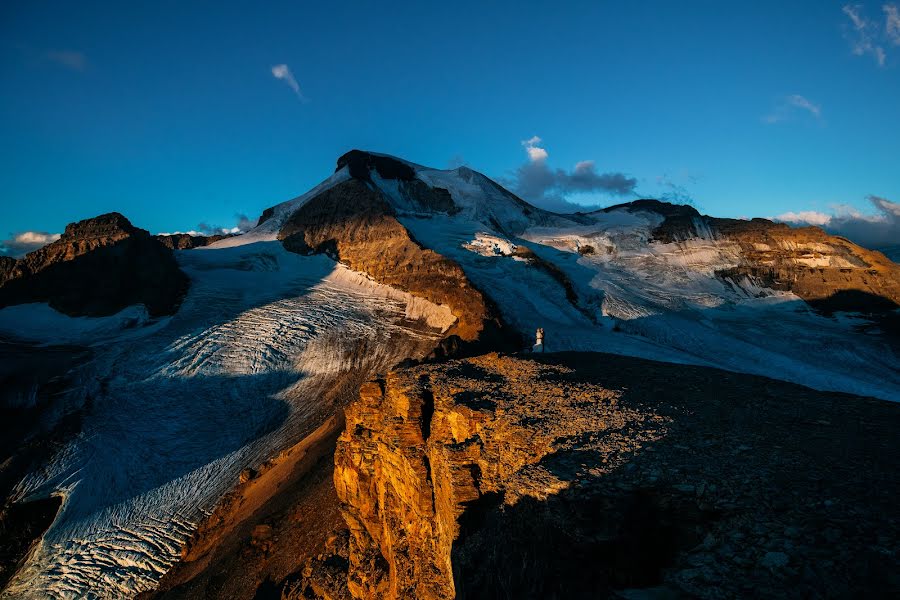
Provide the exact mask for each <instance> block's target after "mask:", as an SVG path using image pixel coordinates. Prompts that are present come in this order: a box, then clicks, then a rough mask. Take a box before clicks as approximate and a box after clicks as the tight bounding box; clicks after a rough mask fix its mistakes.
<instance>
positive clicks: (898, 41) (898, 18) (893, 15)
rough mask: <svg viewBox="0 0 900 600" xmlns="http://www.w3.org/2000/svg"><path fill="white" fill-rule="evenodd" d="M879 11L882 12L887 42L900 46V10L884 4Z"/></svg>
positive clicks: (894, 6)
mask: <svg viewBox="0 0 900 600" xmlns="http://www.w3.org/2000/svg"><path fill="white" fill-rule="evenodd" d="M881 9H882V10H883V11H884V21H885V22H884V31H885V33H886V34H887V38H888V41H890V42H891V43H892V44H893V45H895V46H900V10H898V9H897V6H896V5H895V4H885V5H884V6H882V7H881Z"/></svg>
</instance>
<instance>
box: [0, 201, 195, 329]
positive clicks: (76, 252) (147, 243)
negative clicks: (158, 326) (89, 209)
mask: <svg viewBox="0 0 900 600" xmlns="http://www.w3.org/2000/svg"><path fill="white" fill-rule="evenodd" d="M187 285H188V280H187V277H185V275H184V273H182V272H181V270H179V268H178V265H177V263H176V262H175V258H174V257H173V256H172V253H171V252H170V251H169V250H168V249H167V248H166V247H165V246H164V245H163V244H161V243H160V242H159V241H158V240H156V239H155V238H153V237H152V236H151V235H150V234H149V233H148V232H147V231H145V230H143V229H138V228H137V227H134V226H133V225H132V224H131V223H130V222H129V221H128V219H126V218H125V217H124V216H122V215H121V214H119V213H109V214H105V215H100V216H99V217H94V218H92V219H86V220H84V221H79V222H77V223H71V224H70V225H68V226H67V227H66V230H65V233H63V235H62V237H60V238H59V239H58V240H56V241H55V242H52V243H50V244H48V245H47V246H44V247H43V248H40V249H38V250H35V251H33V252H30V253H29V254H28V255H26V256H25V257H24V258H22V259H20V260H18V261H16V262H15V263H9V262H8V261H4V264H3V265H2V268H0V307H3V306H9V305H14V304H25V303H31V302H47V303H49V304H50V306H52V307H53V308H54V309H56V310H58V311H60V312H63V313H65V314H67V315H72V316H82V315H88V316H103V315H111V314H113V313H116V312H118V311H120V310H122V309H123V308H125V307H126V306H129V305H132V304H138V303H140V304H143V305H144V306H146V307H147V310H148V312H149V313H150V314H151V315H153V316H158V315H164V314H172V313H173V312H175V311H176V310H177V308H178V304H179V302H180V301H181V298H182V296H183V295H184V292H185V290H186V289H187Z"/></svg>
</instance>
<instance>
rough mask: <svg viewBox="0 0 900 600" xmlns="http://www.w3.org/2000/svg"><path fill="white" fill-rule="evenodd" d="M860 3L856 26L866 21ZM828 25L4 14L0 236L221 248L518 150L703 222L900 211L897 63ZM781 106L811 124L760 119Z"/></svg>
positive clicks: (767, 7) (502, 171)
mask: <svg viewBox="0 0 900 600" xmlns="http://www.w3.org/2000/svg"><path fill="white" fill-rule="evenodd" d="M881 4H882V2H877V3H870V4H866V5H864V6H863V8H862V12H863V14H865V15H866V16H867V17H868V18H870V19H872V21H873V22H875V21H878V22H880V23H884V15H883V13H882V8H881ZM390 5H393V6H390ZM841 7H842V5H841V3H838V2H834V3H832V2H819V1H809V2H748V3H737V2H627V3H626V2H584V3H577V2H573V3H563V2H522V1H520V2H452V3H447V2H445V3H436V2H434V3H432V2H410V3H386V2H342V3H327V2H283V3H281V2H255V3H254V2H222V1H217V2H194V1H192V2H105V3H99V2H41V1H38V0H32V1H19V0H9V1H6V2H3V3H2V4H0V48H2V58H0V78H2V82H3V83H2V89H3V91H2V94H0V140H2V145H0V194H2V196H0V197H2V206H0V237H6V236H7V234H9V233H13V232H18V231H23V230H44V231H60V230H61V229H62V228H63V227H64V225H65V224H66V223H67V222H70V221H73V220H77V219H80V218H85V217H89V216H93V215H95V214H98V213H101V212H106V211H110V210H119V211H121V212H123V213H124V214H126V215H127V216H128V217H129V218H131V220H132V221H133V222H134V223H135V224H136V225H139V226H141V227H145V228H147V229H150V230H151V231H154V232H158V231H174V230H188V229H193V228H195V227H196V226H197V224H198V223H201V222H204V223H209V224H215V225H218V226H231V225H233V224H234V222H235V215H236V214H238V213H245V214H247V215H249V216H251V218H255V217H256V216H258V215H259V213H260V212H261V211H262V209H264V208H265V207H267V206H271V205H273V204H276V203H278V202H281V201H283V200H286V199H289V198H291V197H294V196H296V195H299V194H300V193H302V192H304V191H306V190H307V189H308V188H310V187H311V186H313V185H314V184H315V183H317V182H318V181H320V180H321V179H323V178H324V177H326V176H327V175H328V174H330V173H331V172H332V170H333V169H334V161H335V159H336V158H337V157H338V156H339V155H340V154H342V153H343V152H345V151H346V150H348V149H350V148H354V147H355V148H364V149H371V150H376V151H381V152H386V153H390V154H395V155H398V156H402V157H405V158H408V159H410V160H412V161H415V162H418V163H421V164H427V165H430V166H435V167H441V168H445V167H446V166H447V165H448V163H449V162H450V161H453V160H455V159H457V158H459V157H461V158H462V160H464V161H465V162H466V163H467V164H468V165H470V166H471V167H473V168H475V169H477V170H479V171H482V172H484V173H485V174H487V175H489V176H492V177H495V178H503V177H509V176H511V174H512V172H513V171H514V170H515V169H516V167H517V166H519V165H520V164H522V163H523V162H524V161H525V160H526V155H525V153H524V149H523V147H522V145H521V143H520V142H521V140H525V139H528V138H530V137H531V136H533V135H538V136H540V137H541V138H543V146H542V147H544V148H545V149H546V150H547V151H548V152H549V158H548V164H549V165H550V166H552V167H559V168H565V169H571V168H572V167H573V166H574V164H575V163H576V162H578V161H581V160H594V161H595V163H596V167H597V169H598V171H600V172H606V171H614V172H622V173H625V174H627V175H629V176H632V177H636V178H637V179H638V185H637V191H638V192H639V193H640V194H641V195H651V196H653V195H656V196H658V195H662V194H664V193H666V192H667V191H670V189H669V187H667V186H666V185H665V183H664V182H663V180H662V179H661V178H666V181H669V182H671V183H673V184H675V185H678V186H681V187H683V188H686V190H687V191H688V192H689V193H690V194H692V195H693V197H694V198H695V201H696V204H697V206H698V207H699V208H700V209H701V210H703V211H704V212H708V213H710V214H715V215H717V216H744V215H747V216H770V215H777V214H781V213H784V212H786V211H801V210H821V211H828V210H829V209H830V207H831V206H832V205H836V204H846V205H851V206H856V207H858V208H860V209H864V210H868V209H867V206H868V205H867V203H866V201H865V197H866V196H867V195H869V194H875V195H878V196H882V197H885V198H888V199H891V200H894V201H895V202H896V201H900V46H894V45H891V44H890V40H889V39H885V40H882V42H881V43H883V45H884V50H885V52H886V60H885V64H884V65H882V66H879V65H878V64H877V61H876V60H875V59H874V57H873V56H870V55H868V54H863V55H861V56H857V55H854V54H853V53H852V52H851V42H852V35H851V34H852V31H848V30H847V28H848V26H849V25H850V20H849V19H848V17H847V15H846V14H844V13H843V12H842V10H841ZM60 52H69V53H70V54H68V55H65V56H67V57H68V58H65V57H61V56H60V55H59V54H58V53H60ZM75 53H77V54H78V55H80V56H82V57H83V59H84V65H83V67H81V66H80V65H79V64H78V59H77V58H72V57H73V56H74V54H75ZM281 63H285V64H287V65H288V66H289V67H290V69H291V71H292V72H293V74H294V76H295V77H296V79H297V80H298V82H299V84H300V86H301V88H302V90H303V93H304V94H305V96H307V97H308V99H309V101H308V102H301V101H300V100H299V99H298V98H297V97H296V96H295V95H294V93H293V92H292V91H291V89H290V88H289V87H288V86H287V85H286V84H285V82H283V81H279V80H276V79H275V78H274V77H273V76H272V73H271V67H272V66H273V65H276V64H281ZM792 95H800V96H803V97H804V98H806V99H807V100H808V101H809V102H811V103H812V104H814V105H815V106H817V107H819V109H820V114H819V116H818V117H817V116H815V115H814V114H812V112H811V111H809V110H806V109H802V108H798V107H797V106H793V107H788V108H783V109H779V107H780V106H784V105H785V103H786V99H787V98H788V97H789V96H792ZM788 106H790V105H788ZM779 111H782V112H779ZM771 115H777V116H778V120H777V122H775V123H767V122H765V121H766V117H767V116H771ZM629 199H632V198H631V197H625V198H621V197H614V196H609V195H603V194H594V195H582V196H575V197H571V198H570V200H574V201H576V202H584V203H589V202H597V203H601V204H611V203H613V202H620V201H623V200H629Z"/></svg>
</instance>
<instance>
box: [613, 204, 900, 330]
mask: <svg viewBox="0 0 900 600" xmlns="http://www.w3.org/2000/svg"><path fill="white" fill-rule="evenodd" d="M616 208H625V209H626V210H629V211H643V212H652V213H655V214H658V215H660V216H661V217H663V220H662V222H661V223H660V225H659V226H658V227H656V229H654V231H653V237H654V238H655V239H656V240H657V241H661V242H665V243H680V242H683V241H685V240H690V239H694V238H706V239H712V240H719V241H724V242H731V243H733V244H734V245H735V246H736V248H735V249H736V252H737V253H738V255H739V257H740V260H739V264H738V265H736V266H735V267H732V268H729V269H722V270H720V271H718V272H717V273H716V274H717V275H718V276H719V277H720V278H721V279H723V280H726V281H728V280H731V281H734V280H737V279H742V278H748V279H750V280H751V281H752V282H753V283H755V284H756V285H757V286H759V287H766V288H771V289H775V290H781V291H790V292H793V293H794V294H796V295H797V296H799V297H800V298H802V299H803V300H806V301H807V302H809V303H810V304H812V305H813V306H815V307H816V308H820V309H822V310H824V311H826V312H831V311H834V310H848V311H860V312H885V311H891V310H894V309H896V308H898V307H900V265H897V263H895V262H893V261H891V260H890V259H888V258H887V257H886V256H885V255H884V254H882V253H881V252H876V251H872V250H867V249H866V248H863V247H861V246H858V245H857V244H854V243H853V242H851V241H849V240H847V239H845V238H842V237H839V236H834V235H830V234H828V233H826V232H825V231H823V230H822V229H820V228H818V227H800V228H795V227H790V226H788V225H786V224H784V223H774V222H772V221H769V220H767V219H752V220H744V219H719V218H714V217H709V216H706V215H701V214H700V213H699V212H697V210H696V209H694V208H693V207H691V206H685V205H676V204H669V203H666V202H659V201H657V200H636V201H634V202H630V203H628V204H624V205H618V206H616V207H610V208H609V209H605V210H607V211H609V210H613V209H616Z"/></svg>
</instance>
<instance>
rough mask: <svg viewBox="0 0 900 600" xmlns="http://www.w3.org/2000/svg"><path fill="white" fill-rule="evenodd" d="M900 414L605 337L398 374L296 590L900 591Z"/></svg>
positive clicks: (342, 477) (520, 593) (373, 386)
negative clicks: (579, 349)
mask: <svg viewBox="0 0 900 600" xmlns="http://www.w3.org/2000/svg"><path fill="white" fill-rule="evenodd" d="M898 426H900V406H898V405H896V404H892V403H889V402H883V401H876V400H870V399H866V398H859V397H852V396H848V395H843V394H833V393H822V392H816V391H813V390H810V389H807V388H803V387H800V386H795V385H791V384H786V383H781V382H777V381H773V380H768V379H765V378H761V377H752V376H747V375H741V374H736V373H728V372H723V371H718V370H714V369H706V368H701V367H687V366H682V365H670V364H662V363H654V362H651V361H645V360H639V359H633V358H627V357H618V356H612V355H603V354H587V353H586V354H575V353H563V354H559V355H547V356H542V357H538V356H535V357H534V358H532V359H525V358H513V357H502V356H497V355H488V356H483V357H479V358H475V359H469V360H465V361H453V362H448V363H444V364H441V365H423V366H418V367H415V368H412V369H408V370H404V371H399V372H394V373H391V374H389V375H387V376H386V378H384V379H382V380H378V381H375V382H372V383H369V384H367V385H366V386H364V387H363V388H362V390H361V393H360V399H359V400H358V401H357V402H356V403H355V404H353V405H352V406H351V407H350V408H349V409H348V410H347V424H346V430H345V431H344V433H343V434H342V435H341V437H340V438H339V441H338V447H337V452H336V454H335V473H334V480H335V485H336V488H337V493H338V496H339V498H340V499H341V501H342V502H343V514H344V518H345V520H346V522H347V525H348V526H349V530H350V538H349V545H348V547H347V548H346V549H341V548H340V547H338V548H337V549H333V550H330V551H328V552H326V555H325V556H322V557H320V560H319V561H317V562H315V564H312V565H310V566H309V567H308V568H307V570H306V572H305V578H306V583H305V584H299V585H296V586H295V587H293V588H292V589H291V590H289V593H286V596H285V597H301V596H299V595H297V594H299V593H301V591H302V593H304V594H306V597H322V598H324V597H329V598H340V597H346V595H347V594H348V593H349V594H352V596H354V597H356V598H419V599H430V598H453V597H457V598H599V597H609V596H611V595H612V596H616V597H660V598H662V597H666V598H668V597H684V596H687V597H699V598H738V597H748V596H753V597H770V598H771V597H784V596H785V595H787V594H789V595H792V596H796V597H806V598H820V597H821V598H824V597H849V596H853V595H856V596H858V597H869V596H881V597H885V596H893V595H896V594H897V593H900V577H898V575H897V574H898V573H900V556H898V548H900V511H898V508H897V504H896V501H895V500H896V497H897V494H898V492H900V480H898V478H897V476H896V461H897V459H898V458H900V452H898V450H900V442H898V440H897V438H896V435H895V433H896V430H897V427H898ZM338 546H339V545H338ZM342 568H345V569H346V570H347V573H348V575H347V588H346V589H344V588H342V587H339V586H337V583H336V582H339V581H340V580H341V578H340V577H339V575H338V572H340V571H341V569H342Z"/></svg>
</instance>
